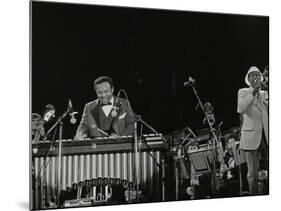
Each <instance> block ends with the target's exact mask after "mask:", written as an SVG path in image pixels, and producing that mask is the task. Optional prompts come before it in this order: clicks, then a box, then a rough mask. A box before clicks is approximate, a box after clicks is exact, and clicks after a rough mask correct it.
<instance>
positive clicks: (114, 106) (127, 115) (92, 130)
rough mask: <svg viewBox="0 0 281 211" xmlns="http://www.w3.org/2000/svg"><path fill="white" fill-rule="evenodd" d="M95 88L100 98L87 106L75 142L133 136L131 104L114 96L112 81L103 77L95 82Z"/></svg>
mask: <svg viewBox="0 0 281 211" xmlns="http://www.w3.org/2000/svg"><path fill="white" fill-rule="evenodd" d="M94 88H95V91H96V94H97V97H98V98H97V99H96V100H94V101H91V102H89V103H87V104H86V105H85V107H84V111H83V115H82V119H81V122H80V124H79V126H78V129H77V131H76V135H75V138H74V140H83V139H85V138H87V137H99V136H113V137H118V136H126V135H133V133H134V116H133V114H132V112H128V109H127V108H130V105H129V102H127V100H125V99H123V98H117V97H115V96H114V95H113V92H114V86H113V81H112V79H111V78H110V77H107V76H101V77H99V78H97V79H96V80H95V81H94ZM121 105H122V106H121Z"/></svg>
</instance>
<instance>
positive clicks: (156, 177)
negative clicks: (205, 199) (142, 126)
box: [32, 135, 167, 209]
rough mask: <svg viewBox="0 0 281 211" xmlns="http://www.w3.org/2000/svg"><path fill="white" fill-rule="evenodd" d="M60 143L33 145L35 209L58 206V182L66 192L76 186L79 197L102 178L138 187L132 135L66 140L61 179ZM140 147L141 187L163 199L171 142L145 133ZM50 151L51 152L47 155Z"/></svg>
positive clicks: (94, 196) (108, 194) (102, 197)
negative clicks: (166, 157) (166, 153)
mask: <svg viewBox="0 0 281 211" xmlns="http://www.w3.org/2000/svg"><path fill="white" fill-rule="evenodd" d="M144 140H145V141H144ZM140 143H141V144H140ZM58 146H59V143H58V141H56V142H55V143H53V145H51V142H49V141H45V142H39V143H37V144H33V145H32V169H33V180H32V199H33V200H32V201H33V209H44V208H50V207H52V206H54V207H58V205H57V204H55V202H56V198H57V189H58V185H60V186H59V187H60V188H59V189H60V190H61V192H62V193H63V192H67V191H69V190H71V189H73V188H74V189H76V190H77V193H78V194H77V197H76V198H77V199H79V197H81V189H80V190H79V187H82V184H84V185H85V184H86V183H87V184H89V182H90V183H91V184H92V187H93V183H92V182H93V181H94V182H97V181H99V180H100V181H105V182H103V184H108V181H110V180H112V179H118V180H120V181H123V182H125V183H129V184H131V188H134V187H133V186H134V185H132V184H134V182H135V177H136V173H135V168H134V166H135V155H134V139H133V138H132V137H130V136H128V137H121V138H118V139H114V138H95V139H91V140H84V141H72V140H63V141H62V149H61V152H62V156H61V170H60V175H61V176H60V179H58V168H57V165H58V150H59V149H58ZM138 148H139V150H140V153H139V155H140V157H139V159H140V162H139V164H140V169H139V179H140V180H139V190H140V191H142V192H143V193H149V194H150V195H151V196H153V198H152V199H151V200H153V201H160V200H161V193H162V187H161V182H162V181H161V179H162V173H161V172H160V171H161V166H164V165H163V162H164V159H161V156H162V154H163V152H164V151H166V150H167V144H166V143H165V142H164V141H163V140H162V138H161V136H160V135H144V136H143V140H142V141H141V142H140V141H139V147H138ZM48 150H49V152H48ZM47 152H48V155H47V156H45V155H46V153H47ZM44 157H46V159H44ZM157 163H158V164H161V165H160V166H159V165H157ZM58 181H60V184H58ZM79 192H80V194H79ZM109 196H110V193H109V192H108V191H105V192H104V194H103V195H100V196H99V197H97V196H96V194H95V191H94V192H93V191H92V192H90V194H89V193H88V197H90V198H92V199H93V201H96V202H98V201H105V202H106V200H107V199H108V197H109ZM60 203H63V202H60ZM97 204H98V203H97Z"/></svg>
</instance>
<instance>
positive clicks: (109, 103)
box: [101, 102, 112, 106]
mask: <svg viewBox="0 0 281 211" xmlns="http://www.w3.org/2000/svg"><path fill="white" fill-rule="evenodd" d="M107 105H112V104H111V102H108V103H106V104H101V106H107Z"/></svg>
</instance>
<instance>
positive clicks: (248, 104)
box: [237, 87, 268, 150]
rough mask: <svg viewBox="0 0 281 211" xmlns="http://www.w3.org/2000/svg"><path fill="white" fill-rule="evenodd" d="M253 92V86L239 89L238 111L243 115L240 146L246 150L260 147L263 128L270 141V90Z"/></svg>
mask: <svg viewBox="0 0 281 211" xmlns="http://www.w3.org/2000/svg"><path fill="white" fill-rule="evenodd" d="M252 93H253V88H252V87H250V88H243V89H240V90H239V91H238V106H237V112H238V113H240V114H242V115H243V125H242V128H241V140H240V148H241V149H244V150H256V149H257V148H258V147H259V145H260V142H261V137H262V130H264V134H265V138H266V142H267V143H268V92H266V91H259V94H258V96H253V94H252Z"/></svg>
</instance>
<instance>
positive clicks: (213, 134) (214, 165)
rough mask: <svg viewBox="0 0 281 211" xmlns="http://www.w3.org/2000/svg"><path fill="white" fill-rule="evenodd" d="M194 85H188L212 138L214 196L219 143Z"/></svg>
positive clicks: (214, 192)
mask: <svg viewBox="0 0 281 211" xmlns="http://www.w3.org/2000/svg"><path fill="white" fill-rule="evenodd" d="M194 84H195V83H194V82H193V83H190V84H188V85H189V86H191V88H192V90H193V92H194V94H195V96H196V98H197V100H198V104H199V106H200V108H201V110H202V112H203V114H204V116H205V118H206V120H207V123H208V126H209V129H210V132H211V134H212V138H213V172H212V173H213V174H212V192H213V195H215V194H216V186H217V184H216V145H218V144H219V142H218V138H217V135H216V133H215V129H214V128H213V126H212V124H211V122H210V120H209V118H208V117H207V115H206V113H205V112H204V106H203V104H202V101H201V100H200V97H199V95H198V93H197V91H196V89H195V87H194Z"/></svg>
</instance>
